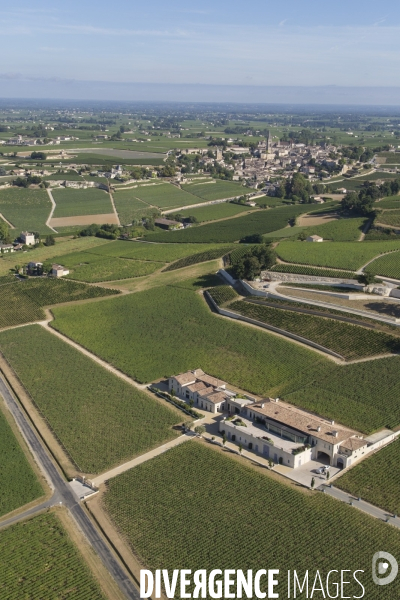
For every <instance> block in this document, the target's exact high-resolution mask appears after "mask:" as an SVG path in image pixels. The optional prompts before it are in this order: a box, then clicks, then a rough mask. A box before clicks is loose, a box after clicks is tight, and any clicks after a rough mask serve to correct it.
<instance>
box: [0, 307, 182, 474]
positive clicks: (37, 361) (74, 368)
mask: <svg viewBox="0 0 400 600" xmlns="http://www.w3.org/2000/svg"><path fill="white" fill-rule="evenodd" d="M87 306H95V305H94V304H91V305H87ZM0 343H1V348H2V352H3V354H4V355H5V356H6V358H7V360H8V361H9V363H10V364H11V366H12V367H13V369H14V370H15V372H16V373H17V375H18V377H19V378H20V380H21V382H22V384H23V385H24V386H25V388H26V389H27V390H28V392H29V393H30V395H31V396H32V398H33V401H34V402H35V404H36V406H37V408H38V409H39V411H40V413H41V414H42V415H43V417H44V418H45V419H46V421H47V423H48V424H49V426H50V428H51V429H52V430H53V432H54V433H55V435H56V437H57V439H58V440H59V442H60V444H61V446H62V447H63V448H64V449H65V451H66V452H67V454H68V456H69V457H70V459H71V460H72V461H73V463H74V464H75V465H76V466H77V468H78V469H79V470H80V471H82V472H84V473H99V472H102V471H104V470H106V469H107V468H110V467H112V466H114V465H116V464H119V463H122V462H124V461H126V460H129V459H130V458H132V457H133V456H135V455H137V454H141V453H143V452H146V451H147V450H149V449H151V448H152V447H153V446H157V445H160V444H161V443H163V442H165V441H168V440H170V439H173V438H174V437H176V435H177V434H176V432H175V431H174V430H173V429H172V428H171V427H172V425H174V424H176V423H178V422H179V419H180V417H179V415H178V414H177V413H176V412H175V411H172V410H170V409H169V408H168V407H164V406H163V405H161V404H160V403H159V402H158V401H157V400H155V399H153V398H152V397H151V396H148V395H147V394H144V393H143V392H141V391H140V390H138V389H136V388H135V387H133V386H131V385H129V384H128V383H125V382H124V381H122V380H121V379H119V378H118V377H116V376H115V375H113V374H112V373H110V372H109V371H107V370H105V369H104V368H103V367H101V366H100V365H98V364H97V363H95V362H94V361H93V360H91V359H90V358H88V357H87V356H84V355H83V354H82V353H81V352H79V350H75V348H72V347H71V346H69V345H68V344H66V343H65V342H63V341H62V340H60V339H59V338H57V337H56V336H54V335H53V334H52V333H50V332H48V331H45V330H44V329H43V328H42V327H41V326H40V325H32V326H30V327H21V328H19V329H13V330H8V331H4V332H2V333H0ZM55 369H56V370H57V377H55V376H54V372H55ZM180 420H181V421H182V420H184V419H183V417H181V419H180Z"/></svg>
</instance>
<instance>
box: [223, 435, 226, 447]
mask: <svg viewBox="0 0 400 600" xmlns="http://www.w3.org/2000/svg"><path fill="white" fill-rule="evenodd" d="M225 444H226V435H225V434H224V435H223V436H222V445H223V446H224V448H225Z"/></svg>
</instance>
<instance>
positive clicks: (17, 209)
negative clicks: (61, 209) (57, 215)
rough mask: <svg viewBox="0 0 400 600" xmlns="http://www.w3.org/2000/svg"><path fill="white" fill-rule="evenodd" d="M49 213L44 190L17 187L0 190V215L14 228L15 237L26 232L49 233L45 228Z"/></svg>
mask: <svg viewBox="0 0 400 600" xmlns="http://www.w3.org/2000/svg"><path fill="white" fill-rule="evenodd" d="M50 211H51V202H50V199H49V197H48V195H47V192H46V190H42V189H30V188H18V187H10V188H6V189H4V190H0V213H2V214H3V215H4V217H5V218H6V219H7V220H8V221H9V222H10V223H11V224H12V225H13V226H14V227H15V229H16V231H15V235H16V236H18V235H19V234H20V233H21V231H26V230H28V231H39V232H40V233H51V232H52V231H51V229H49V228H48V227H46V221H47V218H48V216H49V215H50ZM11 235H12V232H11Z"/></svg>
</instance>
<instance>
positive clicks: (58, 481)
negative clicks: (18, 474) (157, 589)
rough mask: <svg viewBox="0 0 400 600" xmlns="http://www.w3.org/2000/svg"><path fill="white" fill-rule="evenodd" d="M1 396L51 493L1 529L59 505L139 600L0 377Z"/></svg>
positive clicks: (125, 588) (127, 591)
mask: <svg viewBox="0 0 400 600" xmlns="http://www.w3.org/2000/svg"><path fill="white" fill-rule="evenodd" d="M0 394H1V396H2V397H3V398H4V401H5V403H6V405H7V407H8V409H9V410H10V412H11V414H12V415H13V417H14V419H15V421H16V423H17V425H18V427H19V429H20V431H21V433H22V435H23V437H24V438H25V441H26V443H27V444H28V446H29V448H30V451H31V452H32V454H33V456H34V457H35V460H36V462H37V463H38V465H39V466H40V468H41V470H42V471H43V473H44V475H45V477H46V479H47V481H48V482H49V484H50V486H51V488H52V489H53V490H54V494H53V497H52V498H51V500H50V501H47V502H44V503H43V504H41V505H39V506H36V507H34V508H32V509H30V510H28V511H26V512H25V513H22V514H20V515H17V516H15V517H12V518H10V519H9V520H8V521H4V522H3V523H2V524H1V526H2V527H4V526H5V525H6V524H11V523H16V522H17V521H19V520H21V519H22V518H25V517H26V516H29V515H31V514H32V515H33V514H35V513H36V512H39V511H40V510H42V509H43V508H45V507H47V506H52V505H55V504H60V503H62V504H63V505H64V506H65V507H66V508H67V509H68V510H69V512H70V514H71V515H72V517H73V519H74V520H75V522H76V524H77V526H78V528H79V529H80V530H81V531H82V533H83V534H84V535H85V537H86V539H87V540H88V542H89V543H90V545H91V546H92V548H93V549H94V550H95V552H96V553H97V554H98V556H99V557H100V559H101V561H102V562H103V565H104V566H105V567H106V569H107V570H108V571H109V573H110V574H111V576H112V577H113V578H114V580H115V581H116V583H117V584H118V586H119V588H120V589H121V591H122V592H123V594H124V595H125V596H126V598H128V599H129V600H130V599H132V600H139V598H140V596H139V591H138V590H137V589H136V587H135V586H134V584H133V583H132V581H131V580H130V579H129V577H128V575H127V573H126V572H125V570H124V569H123V567H122V566H121V564H120V563H119V562H118V560H117V559H116V558H115V556H114V554H113V553H112V551H111V550H110V548H109V546H108V544H107V542H106V541H105V539H104V538H103V537H102V535H101V534H100V532H99V531H98V530H97V529H96V527H95V526H94V524H93V522H92V521H91V519H90V517H89V515H88V514H87V513H86V511H85V510H84V508H83V506H82V505H81V504H80V503H79V502H78V500H77V498H76V497H75V495H74V494H73V492H72V490H71V488H70V487H69V485H68V483H67V482H66V481H65V479H64V478H63V477H62V476H61V474H60V473H59V471H58V469H57V468H56V466H55V465H54V463H53V461H52V459H51V458H50V456H49V454H48V452H47V450H46V449H45V448H44V446H43V445H42V443H41V441H40V440H39V438H38V436H37V435H36V432H35V431H34V429H33V428H32V426H31V424H30V423H29V421H28V419H27V417H26V416H25V414H24V412H23V411H22V409H21V408H20V406H19V405H18V403H17V402H16V400H15V398H14V397H13V395H12V394H11V392H10V390H9V388H8V386H7V385H6V382H5V380H4V379H3V377H2V376H1V375H0Z"/></svg>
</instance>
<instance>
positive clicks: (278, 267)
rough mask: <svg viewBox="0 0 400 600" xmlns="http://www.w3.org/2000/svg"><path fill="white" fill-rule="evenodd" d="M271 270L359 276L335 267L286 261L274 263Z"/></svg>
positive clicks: (332, 275)
mask: <svg viewBox="0 0 400 600" xmlns="http://www.w3.org/2000/svg"><path fill="white" fill-rule="evenodd" d="M271 271H278V272H279V273H297V274H299V275H316V276H317V277H338V278H339V279H356V278H357V276H356V275H355V273H354V272H352V271H335V270H334V269H323V268H318V267H303V266H302V265H288V264H284V263H278V264H276V265H274V266H273V267H272V268H271Z"/></svg>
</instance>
